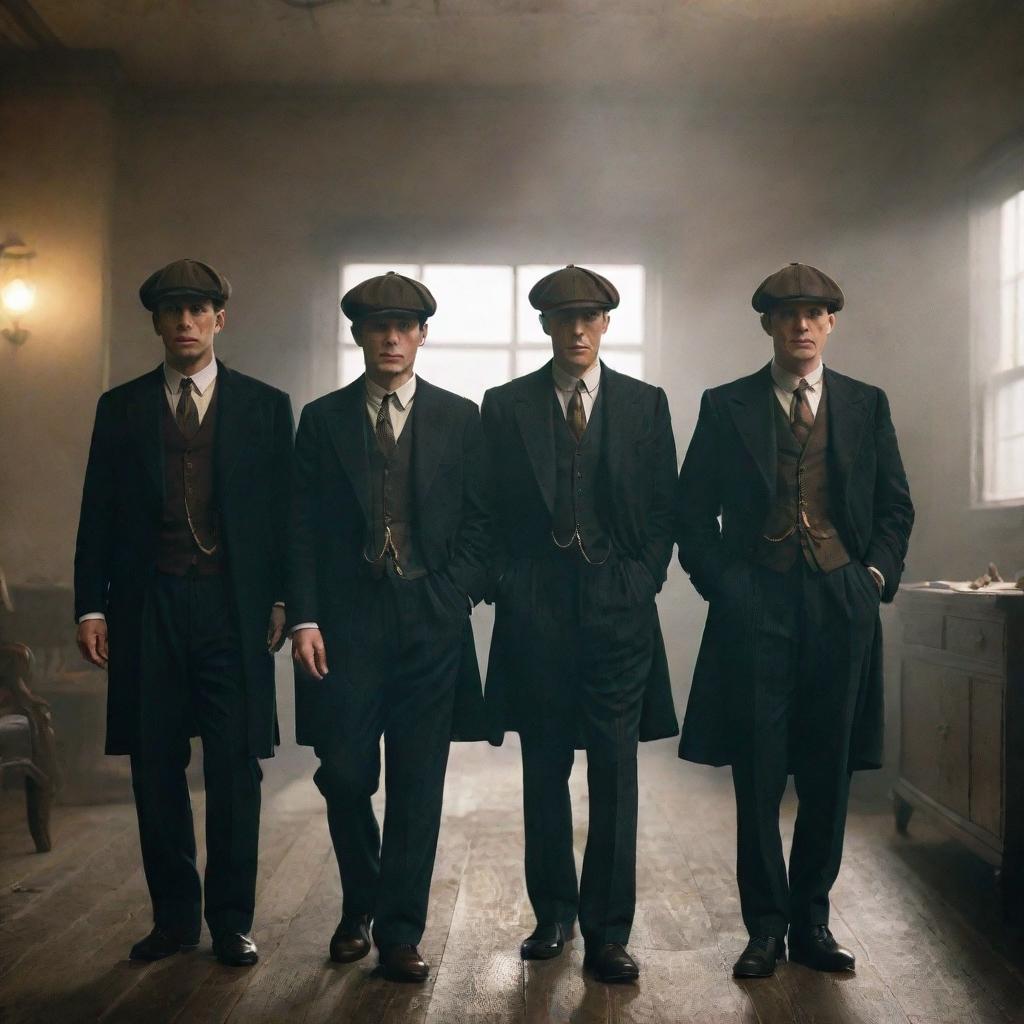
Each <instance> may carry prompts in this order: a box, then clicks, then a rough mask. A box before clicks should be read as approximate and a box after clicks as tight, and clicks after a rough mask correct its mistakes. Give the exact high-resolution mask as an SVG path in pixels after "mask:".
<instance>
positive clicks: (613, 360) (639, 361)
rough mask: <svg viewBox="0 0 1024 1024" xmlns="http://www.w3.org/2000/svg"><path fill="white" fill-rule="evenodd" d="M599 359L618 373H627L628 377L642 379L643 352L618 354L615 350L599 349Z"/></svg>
mask: <svg viewBox="0 0 1024 1024" xmlns="http://www.w3.org/2000/svg"><path fill="white" fill-rule="evenodd" d="M601 358H602V359H603V360H604V361H605V363H606V364H607V365H608V366H610V367H611V368H612V369H613V370H618V371H619V372H620V373H628V374H629V375H630V377H638V378H639V379H640V380H643V379H644V354H643V352H620V351H617V350H616V349H606V348H602V349H601Z"/></svg>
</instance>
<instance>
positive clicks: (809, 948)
mask: <svg viewBox="0 0 1024 1024" xmlns="http://www.w3.org/2000/svg"><path fill="white" fill-rule="evenodd" d="M789 958H790V960H792V961H793V962H794V963H798V964H803V965H804V966H805V967H813V968H814V970H816V971H852V970H854V969H855V968H856V966H857V958H856V957H855V956H854V955H853V954H852V953H851V952H850V951H849V950H848V949H844V948H843V947H842V946H840V945H839V943H838V942H836V940H835V939H834V938H833V937H832V933H831V932H830V931H829V930H828V928H827V927H826V926H825V925H823V924H819V925H816V926H815V927H813V928H808V929H800V930H796V929H793V928H790V930H789Z"/></svg>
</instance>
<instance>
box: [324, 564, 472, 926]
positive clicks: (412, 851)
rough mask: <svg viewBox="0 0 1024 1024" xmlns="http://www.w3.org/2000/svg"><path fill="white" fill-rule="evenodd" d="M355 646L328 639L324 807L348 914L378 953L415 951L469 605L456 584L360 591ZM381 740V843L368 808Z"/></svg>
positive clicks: (388, 581)
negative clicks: (365, 919)
mask: <svg viewBox="0 0 1024 1024" xmlns="http://www.w3.org/2000/svg"><path fill="white" fill-rule="evenodd" d="M355 585H356V587H357V590H358V592H357V593H356V594H355V596H354V601H353V607H354V610H353V612H352V621H351V624H350V631H351V632H350V636H349V637H347V638H338V641H339V642H338V643H335V642H333V641H332V640H331V639H330V638H328V639H327V660H328V664H329V666H330V669H331V671H330V674H329V675H328V676H327V677H326V678H325V679H324V681H323V683H322V685H323V686H325V687H327V688H328V703H329V707H330V716H331V722H330V735H329V737H328V738H327V739H326V740H324V741H323V742H322V743H321V744H320V745H318V746H317V747H316V755H317V757H318V758H319V759H320V767H319V768H318V769H317V772H316V774H315V776H314V780H315V782H316V785H317V787H318V788H319V790H320V792H321V793H322V794H323V795H324V799H325V800H326V801H327V821H328V825H329V827H330V831H331V839H332V841H333V843H334V852H335V854H336V855H337V858H338V869H339V872H340V874H341V887H342V893H343V909H342V912H343V914H346V915H348V914H367V915H369V916H371V917H372V918H373V937H374V941H375V942H376V943H377V945H378V946H389V945H393V944H398V943H413V944H416V943H418V942H419V941H420V939H421V937H422V936H423V929H424V927H425V925H426V920H427V902H428V898H429V894H430V878H431V875H432V873H433V870H434V855H435V853H436V851H437V837H438V832H439V830H440V826H441V805H442V799H443V796H444V776H445V770H446V768H447V766H448V748H449V744H450V741H451V728H452V709H453V704H454V697H455V686H456V681H457V678H458V673H459V665H460V663H461V660H462V648H463V643H464V636H465V634H464V629H465V626H466V617H467V614H468V605H467V602H466V598H465V597H464V596H463V595H459V594H457V593H455V588H454V587H453V586H452V584H451V583H450V582H448V581H447V580H445V579H443V578H441V577H437V576H424V577H421V578H419V579H414V580H403V579H401V578H398V577H395V576H393V575H388V576H385V577H384V578H383V579H379V580H369V579H367V580H360V581H358V583H357V584H355ZM381 736H383V737H384V761H385V786H386V794H387V802H386V806H385V812H384V834H383V839H382V837H381V833H380V829H379V827H378V824H377V818H376V816H375V814H374V812H373V806H372V804H371V797H372V796H373V794H374V793H376V791H377V787H378V785H379V784H380V740H381Z"/></svg>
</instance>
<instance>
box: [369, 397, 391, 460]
mask: <svg viewBox="0 0 1024 1024" xmlns="http://www.w3.org/2000/svg"><path fill="white" fill-rule="evenodd" d="M393 397H394V392H393V391H392V392H389V393H388V394H386V395H385V396H384V397H383V398H382V399H381V403H380V408H379V409H378V410H377V423H376V425H375V426H374V431H375V432H376V434H377V444H378V445H379V446H380V450H381V451H382V452H383V453H384V454H385V455H388V456H389V455H390V454H391V453H392V452H393V451H394V450H395V428H394V427H393V426H392V425H391V399H392V398H393Z"/></svg>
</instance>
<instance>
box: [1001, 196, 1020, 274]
mask: <svg viewBox="0 0 1024 1024" xmlns="http://www.w3.org/2000/svg"><path fill="white" fill-rule="evenodd" d="M1017 199H1018V197H1017V196H1014V197H1013V198H1012V199H1007V200H1006V202H1005V203H1003V206H1002V216H1001V217H1000V224H999V277H1000V279H1001V280H1003V281H1008V280H1010V278H1012V277H1013V276H1014V273H1015V272H1016V269H1017V267H1018V265H1019V264H1018V262H1017V211H1018V204H1017Z"/></svg>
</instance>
